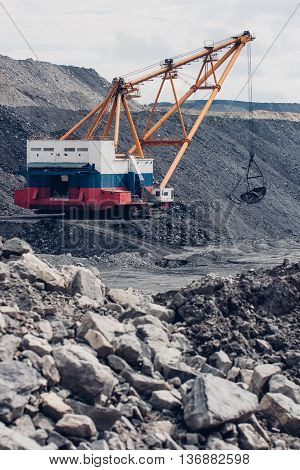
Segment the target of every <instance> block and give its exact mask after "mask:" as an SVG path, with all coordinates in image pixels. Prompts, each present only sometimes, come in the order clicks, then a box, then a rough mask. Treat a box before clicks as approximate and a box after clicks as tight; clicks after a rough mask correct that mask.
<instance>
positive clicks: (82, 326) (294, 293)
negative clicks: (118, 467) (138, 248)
mask: <svg viewBox="0 0 300 470" xmlns="http://www.w3.org/2000/svg"><path fill="white" fill-rule="evenodd" d="M299 292H300V267H299V264H295V265H286V264H285V265H284V266H277V267H275V268H272V269H268V270H259V271H256V272H255V271H249V272H248V273H245V274H241V275H238V276H236V277H234V278H233V277H232V278H231V277H228V278H221V277H216V276H207V277H205V278H202V279H200V280H199V281H195V282H193V283H192V284H190V285H189V286H187V287H186V288H184V289H179V290H177V291H173V292H169V293H164V294H159V295H157V296H156V297H153V296H150V295H144V294H142V293H140V292H137V291H134V290H133V289H131V288H129V289H127V290H121V289H115V288H110V289H109V288H108V287H107V286H105V285H104V283H103V281H102V280H101V274H100V272H99V271H97V270H96V269H95V268H91V269H87V268H83V267H80V266H72V265H71V266H70V265H68V266H62V267H60V268H59V269H58V268H54V267H52V266H51V265H49V264H48V263H46V262H44V261H42V260H41V259H40V258H39V257H38V256H37V255H36V254H35V253H34V252H33V250H32V248H31V247H30V245H28V243H26V242H24V241H23V240H21V239H10V240H6V241H5V240H2V239H0V449H25V450H26V449H62V450H68V449H70V450H76V449H79V450H80V449H94V450H105V449H110V450H116V449H130V450H131V449H184V450H189V449H224V450H226V449H229V450H230V449H237V450H238V449H246V450H250V449H299V448H300V385H299V384H300V380H299V365H300V353H299V341H300V340H299V326H298V325H299V320H298V318H299V305H300V303H299ZM220 392H221V393H220Z"/></svg>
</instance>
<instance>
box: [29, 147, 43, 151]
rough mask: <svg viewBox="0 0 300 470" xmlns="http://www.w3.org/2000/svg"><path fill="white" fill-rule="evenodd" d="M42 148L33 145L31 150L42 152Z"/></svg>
mask: <svg viewBox="0 0 300 470" xmlns="http://www.w3.org/2000/svg"><path fill="white" fill-rule="evenodd" d="M41 150H42V149H41V148H38V147H32V149H31V151H32V152H40V151H41Z"/></svg>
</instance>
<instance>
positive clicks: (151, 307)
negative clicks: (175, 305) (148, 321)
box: [143, 303, 175, 323]
mask: <svg viewBox="0 0 300 470" xmlns="http://www.w3.org/2000/svg"><path fill="white" fill-rule="evenodd" d="M143 308H144V310H145V312H146V314H147V315H152V316H153V317H156V318H159V320H162V321H166V322H169V323H172V322H173V321H174V318H175V312H174V310H172V309H170V308H167V307H164V306H163V305H159V304H152V303H149V304H145V305H144V306H143Z"/></svg>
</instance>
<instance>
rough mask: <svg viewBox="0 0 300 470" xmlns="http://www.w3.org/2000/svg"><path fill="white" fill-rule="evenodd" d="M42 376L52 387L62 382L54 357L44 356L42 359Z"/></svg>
mask: <svg viewBox="0 0 300 470" xmlns="http://www.w3.org/2000/svg"><path fill="white" fill-rule="evenodd" d="M41 368H42V374H43V376H44V377H45V378H46V379H47V381H48V384H49V385H50V386H53V385H56V384H58V383H59V382H60V375H59V372H58V370H57V367H56V365H55V361H54V359H53V357H52V356H48V355H46V356H43V357H42V359H41Z"/></svg>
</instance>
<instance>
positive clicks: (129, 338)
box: [115, 334, 143, 366]
mask: <svg viewBox="0 0 300 470" xmlns="http://www.w3.org/2000/svg"><path fill="white" fill-rule="evenodd" d="M115 347H116V354H117V355H118V356H120V357H122V358H123V359H125V360H126V361H127V362H128V363H129V364H131V365H132V366H136V365H138V364H141V363H142V358H143V349H142V346H141V342H140V341H139V340H138V338H137V337H136V336H135V335H133V334H131V335H130V334H124V335H122V336H120V337H119V338H117V340H116V341H115Z"/></svg>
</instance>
